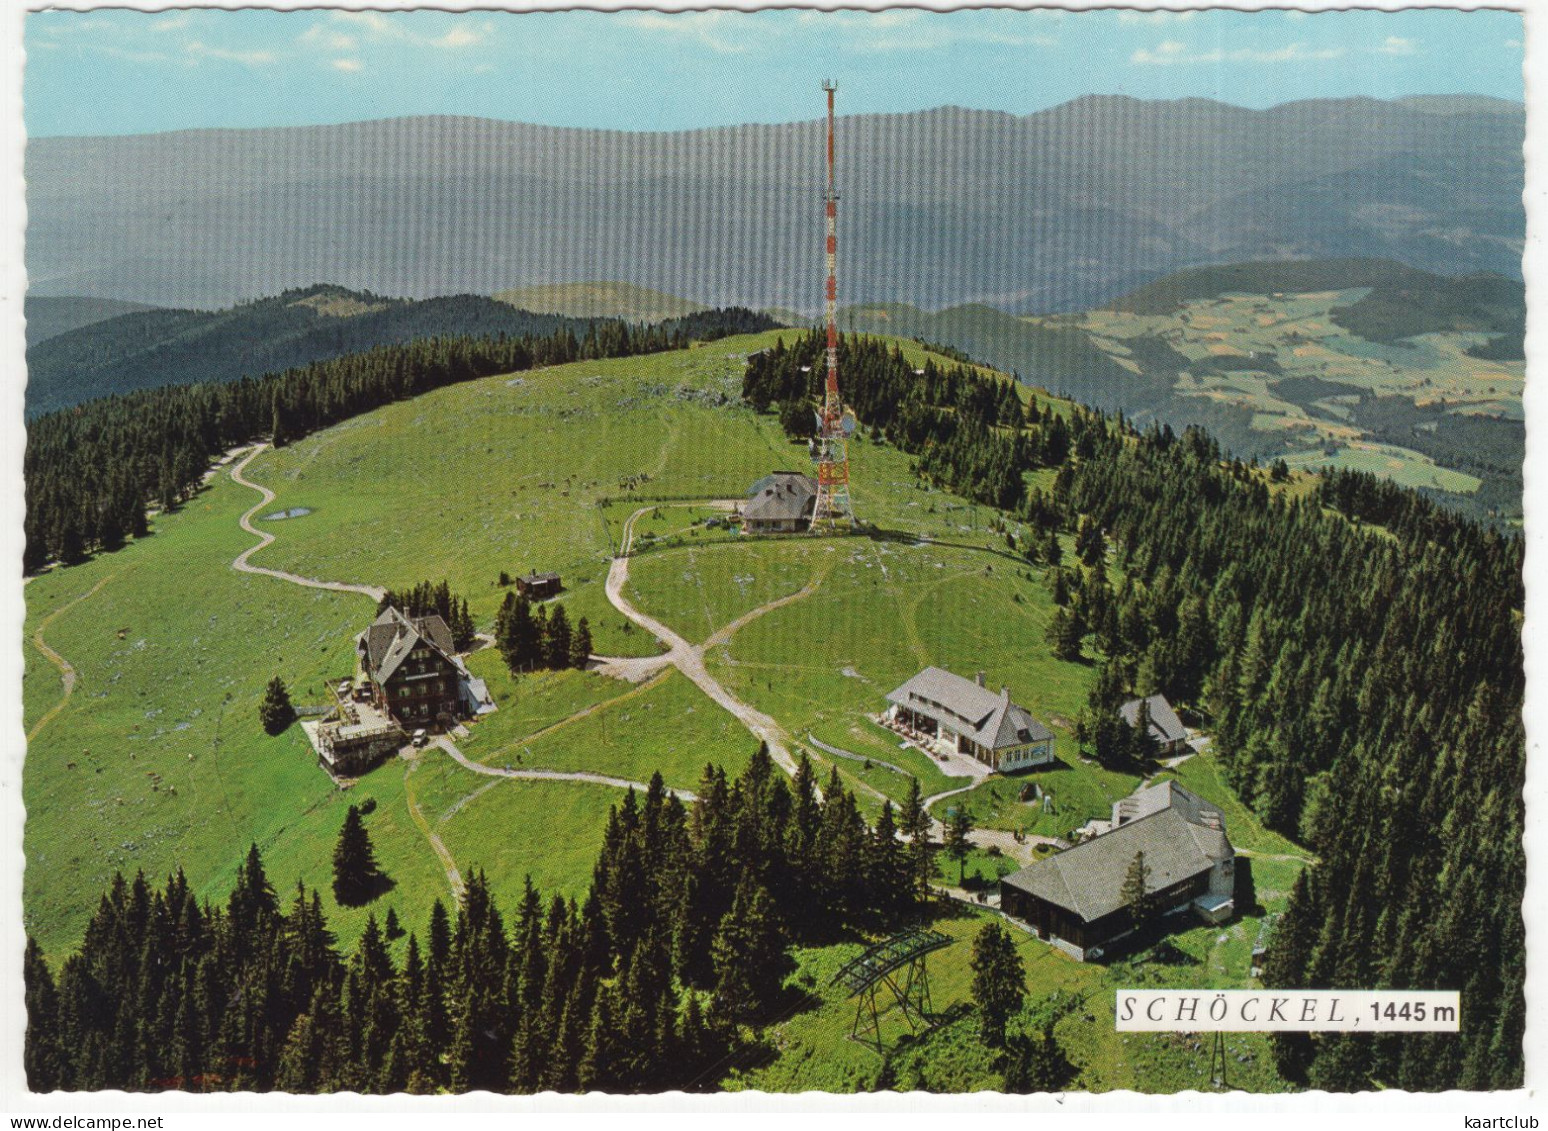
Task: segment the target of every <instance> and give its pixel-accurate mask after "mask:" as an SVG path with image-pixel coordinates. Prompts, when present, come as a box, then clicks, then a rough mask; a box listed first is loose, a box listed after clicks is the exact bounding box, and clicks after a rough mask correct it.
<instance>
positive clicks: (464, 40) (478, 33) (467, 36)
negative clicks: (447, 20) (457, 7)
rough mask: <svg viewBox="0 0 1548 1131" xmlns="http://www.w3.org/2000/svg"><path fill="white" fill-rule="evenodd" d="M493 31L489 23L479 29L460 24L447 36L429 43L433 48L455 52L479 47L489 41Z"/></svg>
mask: <svg viewBox="0 0 1548 1131" xmlns="http://www.w3.org/2000/svg"><path fill="white" fill-rule="evenodd" d="M493 31H494V27H493V25H491V24H487V23H486V24H483V25H482V26H480V27H477V28H472V27H469V26H468V25H466V24H458V25H457V26H456V27H454V28H452V29H451V30H450V31H448V32H447V33H446V34H445V35H443V36H439V37H437V38H436V39H432V40H430V41H429V43H430V46H432V47H440V48H444V49H446V50H451V51H455V50H457V49H459V48H462V47H476V46H478V45H479V44H480V43H483V42H484V41H485V40H486V39H488V38H489V36H490V34H491V33H492V32H493Z"/></svg>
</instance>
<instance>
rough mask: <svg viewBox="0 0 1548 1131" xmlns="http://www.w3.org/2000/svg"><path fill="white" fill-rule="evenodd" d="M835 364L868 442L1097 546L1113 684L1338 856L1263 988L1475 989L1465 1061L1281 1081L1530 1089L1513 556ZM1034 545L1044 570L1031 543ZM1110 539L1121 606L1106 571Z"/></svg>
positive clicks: (849, 358) (1324, 489) (1303, 1071)
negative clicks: (1203, 739) (1188, 729)
mask: <svg viewBox="0 0 1548 1131" xmlns="http://www.w3.org/2000/svg"><path fill="white" fill-rule="evenodd" d="M846 344H848V343H846ZM820 349H821V342H820V340H819V339H818V337H817V336H816V335H812V336H810V337H807V338H805V339H803V340H802V342H801V343H800V345H799V346H798V347H797V348H796V349H794V350H791V351H788V352H786V353H784V354H780V353H778V352H775V351H770V352H766V353H764V354H761V355H759V356H758V357H755V358H754V359H753V360H752V364H751V365H750V366H749V368H748V375H747V383H746V388H747V392H748V398H749V400H751V401H752V402H753V403H755V404H760V403H771V402H774V401H777V400H778V399H780V398H781V397H782V396H785V395H791V394H793V393H796V392H799V391H801V390H802V389H803V387H804V385H805V382H806V381H807V380H809V377H808V375H807V374H805V373H804V372H803V371H802V370H803V367H804V366H808V365H810V366H813V372H815V371H816V368H817V367H816V365H815V364H814V363H815V361H816V359H817V358H818V357H819V355H820ZM840 366H841V370H842V372H844V373H845V375H846V381H847V387H848V389H849V390H851V392H850V396H851V399H852V401H853V403H854V404H855V405H856V408H857V411H858V412H859V414H860V417H861V420H862V422H864V423H876V422H879V423H881V424H882V425H883V426H884V427H885V428H886V430H887V437H888V439H889V440H890V441H892V442H894V443H897V444H898V445H899V446H901V447H903V448H905V449H906V450H909V451H912V452H915V453H917V456H918V460H919V467H920V469H921V471H923V472H924V473H926V474H929V475H931V476H932V477H934V478H936V479H938V480H939V481H940V482H942V483H943V484H946V485H949V486H950V487H951V488H952V489H953V490H956V491H958V492H960V493H963V494H966V495H968V496H969V497H972V498H978V499H980V500H982V501H984V502H988V503H992V504H994V505H998V506H1001V507H1005V508H1007V509H1008V510H1010V511H1011V513H1012V514H1014V515H1015V517H1018V518H1020V519H1022V520H1024V521H1026V522H1027V523H1029V524H1030V525H1031V526H1032V527H1033V528H1034V530H1042V529H1047V528H1050V527H1051V528H1055V529H1063V530H1065V531H1070V532H1075V531H1078V532H1079V533H1080V534H1081V536H1082V537H1081V540H1080V541H1082V542H1084V550H1085V553H1086V555H1087V556H1086V558H1085V562H1084V565H1083V566H1080V565H1078V566H1075V567H1074V568H1073V569H1065V570H1063V571H1062V581H1063V583H1064V584H1065V586H1066V587H1067V588H1068V590H1069V592H1070V602H1069V604H1070V609H1071V612H1072V616H1073V617H1074V618H1075V622H1076V624H1077V626H1078V628H1077V631H1078V633H1079V634H1080V635H1087V634H1089V635H1090V636H1091V637H1092V638H1093V642H1094V643H1095V644H1096V647H1097V649H1098V651H1099V653H1100V654H1101V656H1102V663H1103V665H1104V666H1105V667H1106V668H1108V669H1112V671H1113V678H1112V679H1110V680H1104V679H1103V678H1101V677H1099V679H1098V685H1099V686H1101V685H1102V684H1104V683H1110V682H1116V684H1117V685H1118V686H1120V687H1127V688H1129V689H1131V690H1133V691H1135V692H1138V693H1144V694H1148V693H1150V692H1153V691H1156V690H1160V691H1163V692H1165V693H1166V695H1167V696H1168V698H1170V699H1171V700H1173V701H1174V702H1178V703H1182V704H1186V705H1188V706H1190V707H1192V708H1193V709H1194V710H1196V711H1197V712H1198V713H1199V714H1200V716H1201V718H1202V719H1203V720H1204V724H1205V729H1206V730H1207V731H1208V732H1209V733H1211V734H1212V735H1214V736H1215V742H1216V748H1217V750H1218V753H1219V756H1220V758H1221V760H1222V763H1223V764H1224V766H1225V768H1226V771H1227V773H1228V775H1229V779H1230V784H1231V786H1232V788H1233V789H1234V790H1235V791H1236V792H1237V794H1238V795H1239V796H1240V797H1241V798H1242V800H1243V801H1244V802H1246V803H1247V804H1249V805H1251V806H1252V807H1253V809H1254V810H1255V811H1256V813H1257V814H1258V816H1259V817H1260V818H1261V819H1262V820H1263V821H1264V823H1265V824H1266V825H1268V826H1269V827H1270V828H1274V829H1277V830H1280V831H1282V832H1284V833H1286V834H1287V835H1290V836H1292V837H1296V838H1298V839H1300V840H1301V841H1302V842H1303V843H1306V844H1308V845H1309V846H1310V847H1311V848H1312V849H1313V850H1314V851H1315V852H1316V853H1317V854H1318V855H1319V856H1320V857H1321V863H1320V864H1319V865H1318V866H1316V867H1315V868H1312V869H1310V870H1309V871H1308V872H1307V873H1306V874H1305V877H1306V878H1304V879H1303V880H1302V881H1301V882H1300V884H1299V885H1298V887H1297V889H1296V892H1295V896H1294V899H1293V901H1292V904H1291V908H1290V912H1289V914H1288V915H1287V916H1286V918H1285V921H1284V923H1283V925H1282V927H1281V928H1280V930H1279V931H1278V933H1277V934H1276V935H1275V939H1274V947H1273V951H1272V961H1271V965H1270V975H1269V976H1270V981H1271V984H1274V985H1283V986H1306V987H1327V988H1345V987H1371V988H1384V987H1403V988H1445V989H1458V990H1462V992H1463V993H1462V997H1463V1011H1464V1016H1463V1025H1462V1038H1461V1040H1460V1041H1457V1040H1453V1039H1451V1038H1447V1037H1438V1036H1423V1037H1397V1036H1393V1037H1383V1038H1381V1039H1380V1040H1379V1041H1375V1042H1371V1041H1370V1040H1369V1039H1368V1038H1361V1039H1359V1040H1354V1039H1351V1038H1342V1037H1328V1038H1324V1039H1320V1040H1311V1041H1308V1040H1287V1041H1285V1042H1283V1045H1282V1053H1283V1056H1282V1064H1281V1067H1282V1070H1283V1071H1284V1072H1285V1073H1286V1074H1287V1075H1288V1076H1289V1077H1290V1078H1291V1079H1299V1080H1304V1081H1308V1082H1310V1083H1311V1084H1312V1085H1313V1086H1316V1087H1325V1088H1329V1089H1333V1090H1350V1089H1361V1088H1365V1087H1369V1086H1371V1085H1372V1083H1374V1082H1382V1083H1386V1084H1391V1085H1394V1086H1400V1087H1404V1088H1409V1089H1441V1088H1450V1087H1462V1088H1474V1089H1490V1088H1503V1087H1515V1086H1519V1083H1520V1079H1521V1071H1522V1061H1521V1055H1522V1048H1521V1040H1522V1034H1523V1026H1524V1012H1523V1010H1524V998H1523V978H1524V975H1525V961H1526V952H1525V944H1524V938H1523V933H1522V921H1521V899H1522V896H1523V894H1524V884H1525V858H1524V854H1523V848H1522V843H1521V836H1522V831H1523V819H1524V814H1523V806H1522V798H1521V788H1522V784H1523V782H1524V774H1525V737H1524V733H1523V731H1522V725H1521V705H1522V698H1523V695H1524V672H1523V666H1522V651H1521V639H1520V615H1521V610H1522V607H1523V602H1524V592H1523V587H1522V580H1521V565H1522V543H1521V540H1520V539H1519V538H1517V537H1508V536H1503V535H1501V534H1499V533H1497V532H1495V531H1493V530H1488V529H1485V528H1483V527H1481V526H1479V525H1478V524H1476V523H1474V522H1472V521H1469V520H1467V519H1464V518H1461V517H1459V516H1457V515H1454V514H1452V513H1450V512H1448V511H1445V510H1443V509H1440V508H1438V507H1436V506H1435V505H1434V504H1433V503H1431V502H1429V501H1427V500H1425V499H1423V498H1422V497H1420V496H1419V495H1417V494H1416V493H1414V492H1412V491H1406V490H1403V489H1401V488H1398V487H1396V486H1394V485H1392V484H1389V483H1384V482H1382V481H1380V480H1377V479H1375V478H1373V477H1372V476H1369V475H1365V474H1359V473H1337V474H1332V475H1330V476H1329V477H1328V478H1326V479H1325V480H1323V481H1322V484H1321V486H1320V487H1319V488H1318V490H1317V492H1316V494H1315V495H1312V496H1305V495H1297V496H1292V495H1291V494H1289V493H1286V492H1284V491H1282V490H1276V489H1274V488H1273V487H1272V486H1271V483H1270V480H1269V476H1268V475H1267V474H1266V473H1264V472H1261V471H1259V470H1258V469H1256V468H1254V467H1252V466H1249V465H1245V464H1243V463H1241V462H1240V461H1234V460H1226V459H1224V458H1223V457H1222V453H1221V451H1220V449H1219V447H1218V445H1216V444H1215V443H1214V441H1213V440H1211V439H1210V438H1209V437H1208V436H1207V435H1206V434H1204V433H1203V432H1201V431H1199V430H1196V429H1190V430H1188V431H1187V432H1185V433H1183V435H1181V436H1177V435H1176V434H1174V433H1173V432H1172V431H1171V430H1170V429H1168V428H1164V427H1151V428H1150V429H1147V430H1146V431H1145V432H1143V433H1139V432H1137V431H1136V430H1135V429H1133V428H1132V427H1130V426H1127V425H1125V424H1122V423H1121V422H1118V421H1115V420H1113V419H1110V418H1108V417H1106V416H1104V415H1103V414H1101V413H1099V412H1092V411H1090V410H1083V409H1077V410H1074V411H1072V412H1070V413H1069V414H1068V416H1067V417H1065V416H1063V415H1060V414H1055V413H1046V414H1042V415H1040V416H1039V415H1037V414H1033V416H1032V417H1030V418H1029V423H1028V426H1027V427H1026V428H1025V429H1016V428H1014V427H1011V428H1006V427H1004V426H1003V420H1002V421H996V418H995V417H994V415H993V414H991V413H986V412H985V410H984V409H983V408H970V407H969V405H970V404H973V403H976V402H977V401H980V400H982V401H985V402H986V403H990V402H992V398H991V397H990V396H988V395H987V394H985V393H982V392H979V391H978V389H979V386H977V385H976V384H975V382H974V381H973V380H972V378H971V376H970V375H969V374H968V373H966V372H965V371H964V372H962V373H953V374H945V375H938V376H932V375H929V374H928V373H927V376H926V378H925V379H923V380H918V379H915V378H914V376H913V373H912V369H911V368H910V367H909V366H908V365H907V364H906V362H904V361H903V359H902V357H901V355H900V354H897V353H896V352H894V353H892V354H887V353H886V352H885V351H882V350H880V349H879V348H877V347H875V346H872V345H868V344H866V343H861V344H860V345H859V347H858V348H854V347H851V348H849V349H847V350H846V353H845V356H844V357H843V358H841V360H840ZM943 394H944V395H943ZM862 406H863V407H862ZM868 412H871V413H876V414H878V415H877V416H876V419H875V421H873V420H872V419H871V418H869V417H868V415H867V413H868ZM997 423H998V424H1000V425H1001V426H998V427H997V426H996V424H997ZM1038 467H1057V468H1058V474H1057V477H1056V478H1055V480H1054V487H1053V491H1052V493H1051V495H1047V496H1045V495H1044V494H1043V493H1041V492H1034V493H1032V494H1031V495H1027V494H1026V493H1025V491H1024V489H1023V488H1022V486H1021V472H1023V471H1027V470H1032V469H1034V468H1038ZM1367 524H1370V525H1374V526H1377V527H1379V529H1367V528H1366V526H1367ZM1026 544H1027V548H1028V549H1029V550H1030V551H1031V556H1033V557H1034V560H1037V559H1038V547H1039V546H1040V545H1041V539H1040V538H1039V537H1038V536H1036V535H1033V536H1030V537H1028V538H1027V539H1026ZM1078 544H1079V543H1078ZM1108 547H1110V548H1111V550H1112V552H1113V554H1114V560H1115V562H1116V564H1117V565H1118V567H1119V569H1120V570H1121V572H1122V574H1123V577H1124V581H1123V585H1122V588H1121V589H1120V590H1118V591H1117V592H1114V591H1113V590H1112V588H1111V586H1109V585H1108V584H1107V583H1106V581H1104V580H1102V579H1101V577H1100V576H1099V575H1097V574H1095V573H1093V571H1092V570H1091V569H1090V567H1091V566H1092V565H1093V564H1095V563H1096V562H1098V561H1100V560H1102V555H1103V553H1104V552H1105V551H1106V549H1107V548H1108Z"/></svg>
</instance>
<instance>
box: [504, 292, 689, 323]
mask: <svg viewBox="0 0 1548 1131" xmlns="http://www.w3.org/2000/svg"><path fill="white" fill-rule="evenodd" d="M494 297H495V298H496V299H498V300H499V301H500V302H504V303H509V304H510V305H511V306H514V307H517V308H518V309H520V310H534V311H537V312H538V313H540V314H564V315H568V316H569V317H571V318H624V319H628V320H629V321H631V322H660V321H662V320H663V319H666V318H678V317H681V316H682V315H684V314H692V313H694V312H695V311H699V310H706V309H708V308H707V307H706V306H705V305H704V304H703V303H698V302H693V301H692V300H690V299H686V298H678V297H677V296H676V295H669V294H664V293H663V292H661V291H653V290H651V289H650V288H648V287H637V286H635V285H634V284H632V283H552V284H549V285H547V286H537V287H515V288H513V289H511V290H508V291H501V292H499V293H498V294H496V295H495V296H494Z"/></svg>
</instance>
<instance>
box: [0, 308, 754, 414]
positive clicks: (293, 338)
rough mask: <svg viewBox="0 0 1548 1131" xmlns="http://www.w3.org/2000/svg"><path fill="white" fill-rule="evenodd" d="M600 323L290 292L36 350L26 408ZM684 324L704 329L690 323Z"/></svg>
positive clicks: (104, 325)
mask: <svg viewBox="0 0 1548 1131" xmlns="http://www.w3.org/2000/svg"><path fill="white" fill-rule="evenodd" d="M705 313H708V312H705ZM684 316H685V317H688V318H693V317H697V316H698V315H697V313H696V312H693V311H688V312H685V314H684ZM593 321H596V319H593V318H588V319H581V318H571V317H565V316H562V315H558V314H539V313H534V312H532V311H530V310H520V309H517V308H515V307H513V306H512V305H510V304H509V303H506V302H500V301H497V300H495V299H492V298H486V297H484V296H481V295H454V296H450V297H446V298H432V299H426V300H423V301H410V300H407V299H396V298H382V297H381V296H379V295H374V294H370V293H368V292H355V291H347V290H345V289H344V288H342V287H332V286H313V287H307V288H304V289H301V290H293V291H286V292H285V293H284V294H281V295H277V296H275V297H273V298H266V299H260V300H258V301H256V302H248V303H242V304H240V305H238V306H234V307H232V308H230V309H229V310H220V311H201V310H145V311H141V312H137V313H131V314H124V315H120V316H119V317H116V318H109V319H106V320H103V321H98V322H94V323H92V324H91V325H87V326H83V327H81V328H79V329H76V330H73V331H71V332H68V333H64V334H60V335H58V336H55V337H52V338H50V339H49V340H47V341H45V342H42V343H41V344H39V345H37V346H36V347H34V348H31V349H29V350H28V353H27V371H28V381H27V411H28V414H29V415H36V414H39V413H43V412H48V411H51V410H53V409H58V408H65V407H68V406H69V405H73V404H78V403H80V402H82V401H87V400H91V399H93V398H96V397H102V396H107V395H109V394H113V393H129V392H133V391H135V390H138V389H148V388H154V387H158V386H161V385H190V384H194V383H196V382H205V381H217V382H218V381H235V380H238V379H239V378H242V377H259V376H262V375H263V374H265V373H276V372H279V371H280V370H283V369H292V368H295V367H297V366H302V365H309V364H311V363H313V362H316V361H326V360H328V359H330V358H335V357H343V356H345V355H347V354H353V353H361V352H363V351H365V350H368V349H374V348H377V347H379V346H389V345H404V344H407V343H408V342H412V341H416V340H418V339H422V338H435V337H442V338H465V337H497V336H501V335H503V336H505V337H510V338H521V337H533V338H543V337H550V336H552V335H554V334H557V333H558V332H560V331H561V330H568V331H569V332H570V333H571V334H573V335H574V336H575V337H577V338H584V337H585V336H586V334H587V329H588V327H589V326H590V325H591V323H592V322H593ZM609 321H617V319H610V320H609ZM767 324H768V325H773V324H774V323H772V322H769V323H767ZM676 325H680V327H681V328H682V329H684V330H685V331H686V332H688V333H689V334H690V335H694V334H695V333H696V332H695V331H694V329H693V324H692V323H690V322H682V323H680V324H676ZM760 328H761V327H760ZM698 336H704V335H702V334H701V335H698Z"/></svg>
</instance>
